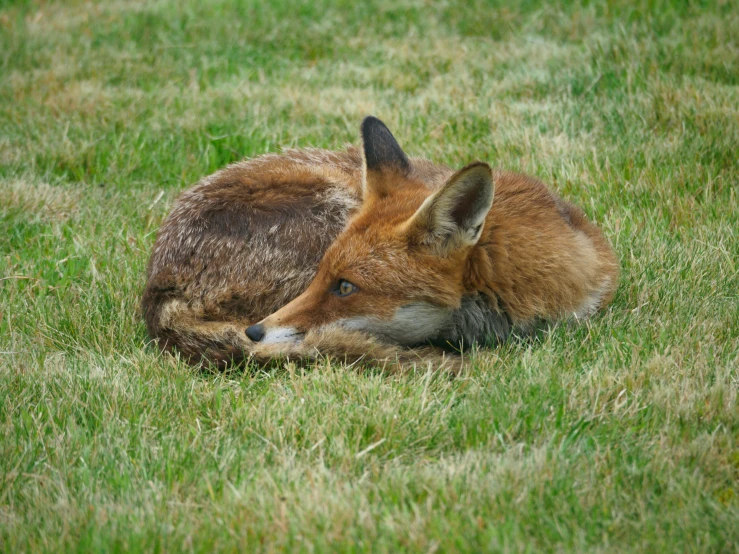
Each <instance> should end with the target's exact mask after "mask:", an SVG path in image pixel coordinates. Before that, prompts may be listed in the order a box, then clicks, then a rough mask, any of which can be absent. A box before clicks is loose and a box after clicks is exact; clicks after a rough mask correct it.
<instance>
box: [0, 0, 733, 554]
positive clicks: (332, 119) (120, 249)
mask: <svg viewBox="0 0 739 554" xmlns="http://www.w3.org/2000/svg"><path fill="white" fill-rule="evenodd" d="M738 52H739V4H737V2H735V1H719V2H689V1H684V2H683V1H678V0H672V1H670V0H654V1H646V0H644V1H634V2H626V1H619V0H612V1H608V2H585V1H583V2H574V3H570V2H564V1H559V0H552V1H548V2H542V1H535V0H527V1H523V2H513V1H500V2H483V1H482V0H474V1H472V2H461V1H456V0H447V1H445V2H438V3H430V2H419V1H406V0H396V1H386V0H369V1H367V2H348V1H346V2H343V1H342V2H328V1H326V0H317V1H307V0H304V1H300V2H293V3H289V4H288V3H278V2H271V3H262V2H251V1H250V2H239V1H235V0H209V1H207V2H206V1H194V0H178V1H174V0H155V1H150V2H138V1H111V2H81V1H77V0H68V1H65V2H42V1H31V0H26V1H17V2H11V1H7V0H5V1H2V2H0V550H1V551H6V552H20V551H27V552H28V551H34V552H35V551H50V552H59V551H140V550H141V551H196V552H209V551H211V550H213V549H219V550H243V549H246V550H265V551H273V550H288V551H292V550H305V551H314V550H318V551H324V550H352V551H399V550H413V551H435V550H438V551H530V552H539V551H575V552H578V551H579V552H662V551H674V552H686V551H692V552H737V551H738V550H739V405H738V404H737V391H738V390H739V240H737V229H739V188H738V186H737V185H738V183H739V55H737V53H738ZM369 113H372V114H375V115H378V116H380V117H381V118H383V119H384V120H385V121H386V122H387V123H388V124H389V126H390V127H391V128H392V129H393V131H394V132H395V133H396V136H397V137H398V139H399V141H400V143H401V144H402V145H403V146H404V147H405V149H406V151H408V152H409V153H410V154H413V155H424V156H426V157H429V158H431V159H434V160H436V161H439V162H444V163H448V164H450V165H453V166H457V167H459V166H461V165H463V164H465V163H467V162H469V161H472V160H474V159H483V160H486V161H489V162H491V163H494V164H495V165H498V166H501V167H505V168H509V169H513V170H520V171H524V172H527V173H531V174H534V175H537V176H539V177H540V178H542V179H544V180H545V181H547V182H549V183H551V185H552V186H553V188H554V189H556V190H557V191H559V192H560V193H561V194H562V195H563V196H565V197H566V198H568V199H570V200H573V201H575V202H577V203H579V204H580V205H581V206H583V207H584V209H585V210H586V211H587V213H588V214H589V215H590V216H591V217H592V218H593V219H594V220H596V221H597V222H598V223H599V224H600V225H601V226H602V228H603V229H604V230H605V232H606V234H607V236H608V237H609V239H610V240H611V241H612V242H613V244H614V245H615V247H616V249H617V252H618V255H619V258H620V259H621V261H622V264H623V276H622V281H621V285H620V289H619V292H618V295H617V297H616V299H615V302H614V303H613V305H612V306H611V307H610V308H609V309H608V310H607V311H606V312H605V313H604V314H603V315H601V316H598V317H596V318H595V319H593V320H592V321H590V322H588V323H587V324H585V325H582V326H580V327H577V328H565V327H558V328H555V329H553V330H551V331H550V332H547V333H544V334H542V335H540V336H539V337H538V339H537V340H535V341H531V342H511V343H509V344H506V345H504V346H503V347H501V348H498V349H496V350H480V351H478V352H476V353H474V354H473V356H472V358H471V361H472V364H471V367H470V368H469V369H468V370H467V371H466V372H465V373H464V374H463V375H462V376H460V377H458V378H456V379H450V378H449V377H448V376H447V375H443V374H435V373H431V372H428V371H426V370H419V371H418V372H417V373H415V374H410V375H404V376H393V375H385V374H382V373H379V372H377V371H373V370H368V371H359V370H357V369H355V368H347V367H343V366H341V365H337V364H331V363H329V362H323V363H318V364H316V365H315V367H307V368H299V367H295V366H292V365H286V366H285V367H281V368H277V369H275V370H274V371H271V372H259V371H255V370H251V371H248V370H247V371H243V372H235V373H229V374H211V373H207V372H206V373H203V372H198V371H195V370H193V369H191V368H189V367H187V366H186V365H184V364H183V363H181V362H180V361H178V360H177V359H174V358H171V357H167V356H162V355H160V354H158V353H157V352H156V350H155V349H154V348H152V346H151V345H149V344H148V341H147V337H146V334H145V330H144V327H143V324H142V320H141V316H140V314H139V312H138V303H139V298H140V294H141V291H142V288H143V283H144V273H145V266H146V261H147V258H148V253H149V251H150V248H151V246H152V244H153V241H154V238H155V233H156V230H157V227H158V225H159V224H160V222H161V221H162V219H163V217H164V216H165V215H166V214H167V212H168V210H169V209H170V208H171V206H172V203H173V202H174V199H175V198H176V196H177V194H178V193H179V192H180V191H181V190H182V189H184V188H185V187H186V186H188V185H190V184H192V183H193V182H195V181H197V180H198V179H199V178H200V177H202V176H204V175H206V174H208V173H210V172H212V171H214V170H216V169H218V168H220V167H222V166H223V165H225V164H226V163H228V162H231V161H234V160H238V159H241V158H242V157H245V156H253V155H256V154H259V153H262V152H266V151H277V150H279V149H280V148H281V147H284V146H317V147H326V148H338V147H341V146H342V145H343V144H345V143H347V142H355V141H356V140H357V137H358V125H359V122H360V121H361V118H362V117H363V116H364V115H366V114H369Z"/></svg>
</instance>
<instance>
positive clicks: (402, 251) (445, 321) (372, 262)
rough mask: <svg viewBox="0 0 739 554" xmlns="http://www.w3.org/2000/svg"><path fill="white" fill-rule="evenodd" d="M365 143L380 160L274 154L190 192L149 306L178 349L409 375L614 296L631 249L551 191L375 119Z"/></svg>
mask: <svg viewBox="0 0 739 554" xmlns="http://www.w3.org/2000/svg"><path fill="white" fill-rule="evenodd" d="M361 132H362V143H363V149H362V150H360V149H357V148H354V147H350V148H347V149H346V150H344V151H339V152H332V151H327V150H317V149H307V150H288V151H286V152H285V153H283V154H281V155H276V154H268V155H264V156H260V157H257V158H255V159H252V160H248V161H242V162H239V163H236V164H233V165H230V166H228V167H226V168H225V169H223V170H221V171H218V172H216V173H215V174H213V175H211V176H209V177H206V178H205V179H203V180H202V181H201V182H200V183H199V184H198V185H197V186H195V187H194V188H192V189H190V190H188V191H186V192H184V193H183V194H182V195H181V196H180V198H179V199H178V200H177V202H176V204H175V206H174V209H173V210H172V212H171V213H170V215H169V216H168V217H167V218H166V220H165V221H164V223H163V225H162V227H161V230H160V231H159V235H158V237H157V240H156V244H155V246H154V251H153V254H152V256H151V260H150V262H149V267H148V282H147V284H146V289H145V292H144V298H143V311H144V315H145V319H146V324H147V327H148V330H149V334H150V335H151V337H152V338H153V339H156V340H157V342H158V344H159V346H160V347H161V348H163V349H165V350H169V351H171V350H176V351H179V352H180V353H181V354H182V355H184V356H185V357H186V358H187V359H188V360H190V361H191V362H193V363H203V362H205V363H214V364H217V365H221V366H223V365H227V364H229V363H232V362H239V361H242V360H243V359H245V358H253V359H256V360H257V361H259V362H265V361H267V360H269V359H271V358H275V357H284V356H290V357H293V358H301V359H306V358H313V357H316V356H319V355H330V356H334V357H339V358H341V359H343V360H347V361H355V360H360V359H365V360H370V361H373V362H381V363H382V362H386V363H389V364H391V365H394V366H397V365H401V366H402V365H404V364H409V363H413V362H415V361H421V362H427V361H439V360H441V359H442V354H441V353H442V350H441V349H440V348H443V347H447V348H448V347H450V346H451V347H454V348H459V347H461V346H468V345H471V344H474V343H481V344H490V343H491V342H492V343H495V342H500V341H503V340H505V339H506V337H507V336H508V335H509V334H510V333H511V332H512V331H516V330H519V331H524V332H525V331H527V330H529V329H531V328H532V327H533V326H534V325H535V324H537V323H538V322H542V321H556V320H560V319H563V318H569V319H574V320H579V319H582V318H585V317H588V316H590V315H591V314H593V313H595V312H596V311H597V310H599V309H600V308H602V307H603V306H605V305H606V304H607V303H608V302H609V301H610V300H611V298H612V296H613V294H614V290H615V288H616V285H617V277H618V262H617V260H616V257H615V255H614V253H613V250H612V249H611V247H610V246H609V244H608V243H607V241H606V240H605V238H604V237H603V235H602V233H601V232H600V230H599V229H598V228H597V227H596V226H595V225H593V224H592V223H590V222H589V221H588V220H587V219H586V218H585V216H584V214H583V212H582V211H581V210H580V209H578V208H577V207H575V206H573V205H571V204H569V203H567V202H565V201H564V200H562V199H560V198H559V197H557V196H556V195H554V194H553V193H552V192H550V191H549V190H548V189H547V188H546V186H545V185H544V184H542V183H541V182H540V181H538V180H536V179H534V178H532V177H528V176H525V175H518V174H514V173H506V172H502V171H497V170H496V171H494V170H491V168H490V166H488V165H487V164H485V163H480V162H476V163H472V164H470V165H468V166H466V167H464V168H462V169H460V170H459V171H457V172H454V171H453V170H452V169H450V168H448V167H445V166H443V165H438V164H435V163H432V162H430V161H428V160H424V159H420V158H409V157H407V156H406V154H405V153H404V152H403V150H402V149H401V148H400V146H399V145H398V143H397V142H396V140H395V138H394V137H393V135H392V134H391V133H390V131H389V130H388V128H387V127H386V126H385V125H384V124H383V123H382V122H381V121H380V120H379V119H376V118H374V117H367V118H366V119H365V120H364V121H363V122H362V127H361ZM452 363H454V362H452Z"/></svg>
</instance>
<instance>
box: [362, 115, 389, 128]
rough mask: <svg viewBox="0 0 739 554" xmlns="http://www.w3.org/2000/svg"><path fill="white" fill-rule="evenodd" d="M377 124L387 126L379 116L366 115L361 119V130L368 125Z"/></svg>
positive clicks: (368, 126) (373, 125)
mask: <svg viewBox="0 0 739 554" xmlns="http://www.w3.org/2000/svg"><path fill="white" fill-rule="evenodd" d="M377 125H381V126H383V127H387V125H385V124H384V123H383V122H382V121H381V120H380V119H379V118H377V117H375V116H374V115H368V116H367V117H365V118H364V119H363V120H362V126H361V127H362V130H363V131H364V130H366V129H368V128H370V127H375V126H377Z"/></svg>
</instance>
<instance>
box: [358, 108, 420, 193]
mask: <svg viewBox="0 0 739 554" xmlns="http://www.w3.org/2000/svg"><path fill="white" fill-rule="evenodd" d="M362 143H363V145H364V197H365V199H366V198H367V197H368V196H370V195H372V194H374V195H377V196H379V197H383V196H387V195H388V194H389V193H390V192H391V190H392V179H388V175H387V174H388V173H397V174H400V175H403V176H405V175H407V174H408V173H409V172H410V170H411V164H410V162H409V161H408V157H407V156H406V155H405V152H403V149H402V148H401V147H400V145H399V144H398V141H396V140H395V137H394V136H393V134H392V133H391V132H390V129H388V128H387V127H386V126H385V124H384V123H383V122H382V121H380V120H379V119H377V118H376V117H373V116H368V117H365V118H364V121H362Z"/></svg>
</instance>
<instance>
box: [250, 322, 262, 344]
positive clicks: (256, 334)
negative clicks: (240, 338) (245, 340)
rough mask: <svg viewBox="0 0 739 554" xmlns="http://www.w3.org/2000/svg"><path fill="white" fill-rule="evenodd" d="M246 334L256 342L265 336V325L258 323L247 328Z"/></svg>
mask: <svg viewBox="0 0 739 554" xmlns="http://www.w3.org/2000/svg"><path fill="white" fill-rule="evenodd" d="M246 336H247V337H249V338H250V339H251V340H253V341H254V342H259V341H260V340H262V339H263V338H264V325H262V324H261V323H257V324H256V325H251V326H249V327H247V328H246Z"/></svg>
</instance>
